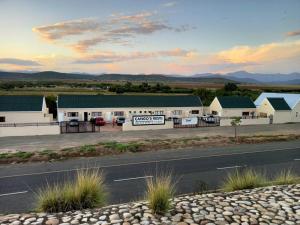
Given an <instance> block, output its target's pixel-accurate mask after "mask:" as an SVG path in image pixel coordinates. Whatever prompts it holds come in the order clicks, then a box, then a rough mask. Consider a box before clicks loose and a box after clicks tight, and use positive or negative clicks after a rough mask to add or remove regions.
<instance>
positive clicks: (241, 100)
mask: <svg viewBox="0 0 300 225" xmlns="http://www.w3.org/2000/svg"><path fill="white" fill-rule="evenodd" d="M217 98H218V100H219V102H220V104H221V106H222V108H232V109H237V108H256V107H255V105H254V103H253V101H252V100H251V99H250V98H249V97H244V96H219V97H217Z"/></svg>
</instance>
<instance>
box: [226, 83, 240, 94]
mask: <svg viewBox="0 0 300 225" xmlns="http://www.w3.org/2000/svg"><path fill="white" fill-rule="evenodd" d="M224 90H225V91H228V92H232V91H237V90H238V86H237V85H236V84H235V83H227V84H225V86H224Z"/></svg>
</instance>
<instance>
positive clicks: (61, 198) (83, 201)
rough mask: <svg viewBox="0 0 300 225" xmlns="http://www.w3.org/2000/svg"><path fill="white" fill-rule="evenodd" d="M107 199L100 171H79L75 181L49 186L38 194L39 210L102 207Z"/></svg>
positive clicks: (63, 210)
mask: <svg viewBox="0 0 300 225" xmlns="http://www.w3.org/2000/svg"><path fill="white" fill-rule="evenodd" d="M106 197H107V192H106V188H105V185H104V176H103V174H102V173H101V172H100V171H99V170H87V169H85V170H79V171H78V172H77V174H76V177H75V181H73V182H71V181H68V182H65V183H63V184H55V185H52V186H50V185H47V186H46V187H45V188H42V189H40V190H39V191H38V193H37V204H36V205H37V206H36V208H37V210H38V211H43V212H49V213H54V212H66V211H70V210H80V209H86V208H94V207H101V206H103V205H104V204H105V202H106Z"/></svg>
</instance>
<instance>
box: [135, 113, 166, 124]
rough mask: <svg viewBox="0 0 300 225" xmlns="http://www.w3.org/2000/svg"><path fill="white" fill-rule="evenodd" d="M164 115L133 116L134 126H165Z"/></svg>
mask: <svg viewBox="0 0 300 225" xmlns="http://www.w3.org/2000/svg"><path fill="white" fill-rule="evenodd" d="M164 124H165V116H164V115H149V116H132V126H145V125H164Z"/></svg>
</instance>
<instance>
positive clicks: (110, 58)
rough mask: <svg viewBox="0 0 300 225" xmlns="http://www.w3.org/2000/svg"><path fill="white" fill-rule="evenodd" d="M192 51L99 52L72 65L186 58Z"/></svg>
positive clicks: (177, 49)
mask: <svg viewBox="0 0 300 225" xmlns="http://www.w3.org/2000/svg"><path fill="white" fill-rule="evenodd" d="M191 53H192V51H187V50H183V49H180V48H175V49H172V50H167V51H154V52H131V53H126V54H118V53H116V52H111V51H107V52H101V53H99V54H96V55H90V56H85V57H82V58H80V59H78V60H76V61H74V63H75V64H76V63H79V64H102V63H103V64H108V63H109V64H111V63H115V62H124V61H131V60H137V59H148V58H169V57H188V56H189V54H191Z"/></svg>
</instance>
